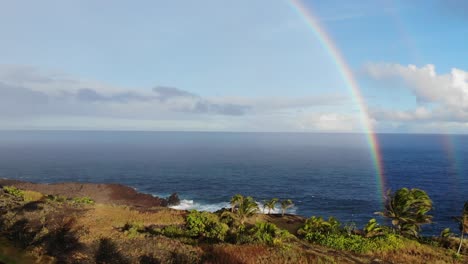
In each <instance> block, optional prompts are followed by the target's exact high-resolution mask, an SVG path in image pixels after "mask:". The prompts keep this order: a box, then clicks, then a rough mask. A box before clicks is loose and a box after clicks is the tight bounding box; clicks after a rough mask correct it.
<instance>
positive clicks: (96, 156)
mask: <svg viewBox="0 0 468 264" xmlns="http://www.w3.org/2000/svg"><path fill="white" fill-rule="evenodd" d="M377 138H378V142H379V145H380V153H381V156H382V165H383V169H384V181H383V182H384V186H385V188H391V189H392V190H396V189H398V188H401V187H409V188H421V189H423V190H425V191H427V192H428V194H429V195H430V197H431V198H432V200H433V202H434V209H433V211H431V214H432V215H434V219H433V221H434V223H433V224H431V225H427V226H424V227H423V229H424V233H425V234H431V235H438V234H439V233H440V231H442V229H444V228H445V227H450V228H451V229H452V230H453V231H457V232H458V226H457V224H456V223H455V222H453V221H452V218H451V217H452V216H456V215H458V214H460V213H461V209H462V206H463V203H464V201H466V200H468V191H467V190H468V172H467V171H466V169H467V168H468V156H467V154H468V136H464V135H426V134H424V135H421V134H378V135H377ZM374 166H375V165H374V163H373V160H372V156H371V152H370V151H369V145H368V143H367V141H366V137H365V135H363V134H318V133H221V132H220V133H217V132H89V131H80V132H76V131H75V132H71V131H27V132H26V131H22V132H17V131H3V132H0V177H3V178H14V179H19V180H25V181H33V182H41V183H54V182H94V183H121V184H125V185H129V186H131V187H134V188H136V189H137V190H139V191H141V192H145V193H150V194H153V195H156V196H162V197H165V196H169V195H170V194H171V193H172V192H177V193H178V194H179V196H180V197H181V199H182V203H181V205H180V206H178V208H179V209H199V210H208V211H215V210H218V209H220V208H222V207H227V206H228V202H229V199H230V197H231V196H233V195H234V194H236V193H240V194H243V195H250V196H253V197H254V198H255V199H256V200H257V201H258V202H260V203H261V202H262V201H263V200H265V199H270V198H273V197H276V198H280V199H291V200H293V201H294V204H295V206H294V207H293V208H291V209H290V210H289V213H295V214H300V215H303V216H306V217H309V216H312V215H315V216H323V217H328V216H334V217H336V218H338V219H339V220H340V221H342V222H344V223H351V222H353V223H355V224H356V225H357V226H358V227H363V225H365V223H366V222H367V221H368V220H369V219H370V218H373V217H376V218H378V219H379V221H380V222H382V223H384V221H385V220H384V219H381V218H379V217H378V216H376V215H375V214H374V213H375V212H376V211H379V210H382V208H383V206H382V184H381V182H382V180H381V179H380V178H379V177H378V176H377V175H376V170H375V167H374Z"/></svg>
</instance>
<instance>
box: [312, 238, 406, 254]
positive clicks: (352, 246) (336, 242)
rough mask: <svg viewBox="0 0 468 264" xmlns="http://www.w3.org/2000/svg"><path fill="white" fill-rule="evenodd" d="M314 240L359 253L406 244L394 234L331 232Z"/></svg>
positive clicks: (388, 249)
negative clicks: (372, 234)
mask: <svg viewBox="0 0 468 264" xmlns="http://www.w3.org/2000/svg"><path fill="white" fill-rule="evenodd" d="M314 242H315V243H317V244H320V245H322V246H326V247H330V248H334V249H338V250H347V251H353V252H357V253H369V252H375V251H379V252H383V251H390V250H397V249H399V248H402V247H403V246H404V242H403V240H402V239H401V238H400V237H398V236H397V235H394V234H389V235H385V236H379V237H374V238H365V237H362V236H359V235H348V234H331V235H328V236H322V237H321V238H320V240H316V241H314Z"/></svg>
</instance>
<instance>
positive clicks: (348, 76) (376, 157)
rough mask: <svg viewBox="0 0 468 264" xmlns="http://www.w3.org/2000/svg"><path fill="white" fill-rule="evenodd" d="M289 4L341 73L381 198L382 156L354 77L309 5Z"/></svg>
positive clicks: (292, 0)
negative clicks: (367, 147)
mask: <svg viewBox="0 0 468 264" xmlns="http://www.w3.org/2000/svg"><path fill="white" fill-rule="evenodd" d="M288 3H289V4H290V6H291V7H292V8H293V9H294V10H295V11H296V12H297V13H298V14H299V16H300V17H301V19H303V20H304V22H305V23H306V24H307V25H308V27H309V28H310V29H311V31H312V32H313V34H314V35H315V37H316V38H317V39H318V40H319V42H320V44H321V45H322V47H323V49H324V50H325V51H326V52H327V53H328V55H329V56H330V58H331V59H332V61H333V63H334V64H335V66H336V68H337V69H338V71H339V73H340V74H341V76H342V78H343V81H344V82H345V84H346V86H347V88H348V89H349V92H350V94H351V97H352V99H353V102H354V103H355V105H356V106H357V107H358V109H359V118H360V122H361V125H362V128H363V130H364V132H365V134H366V138H367V142H368V145H369V149H370V154H371V156H372V162H373V166H374V169H375V173H376V178H377V185H378V188H379V190H378V192H379V194H380V196H381V198H382V199H383V198H384V195H385V194H384V191H385V190H386V187H385V177H384V171H383V164H382V156H381V152H380V147H379V144H378V140H377V137H376V135H375V132H374V128H373V125H372V121H371V118H370V117H369V113H368V111H367V106H366V103H365V101H364V98H363V97H362V94H361V90H360V88H359V85H358V83H357V81H356V79H355V78H354V76H353V73H352V70H351V69H350V68H349V66H348V64H347V63H346V61H345V59H344V57H343V56H342V54H341V52H340V50H339V49H338V48H337V47H336V45H335V43H334V42H333V40H332V39H331V38H330V36H329V34H328V33H327V32H326V31H325V29H324V27H322V26H321V25H320V23H319V21H318V19H317V18H316V16H315V15H314V14H313V12H312V10H311V9H310V7H308V6H306V5H305V4H304V3H303V2H302V1H301V0H288Z"/></svg>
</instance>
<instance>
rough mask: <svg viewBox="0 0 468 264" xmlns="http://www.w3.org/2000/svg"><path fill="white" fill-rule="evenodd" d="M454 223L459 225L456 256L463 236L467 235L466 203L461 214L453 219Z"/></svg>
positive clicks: (467, 206) (467, 204)
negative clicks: (458, 243)
mask: <svg viewBox="0 0 468 264" xmlns="http://www.w3.org/2000/svg"><path fill="white" fill-rule="evenodd" d="M454 219H455V221H457V222H458V223H459V225H460V233H461V234H460V245H459V246H458V251H457V254H460V250H461V247H462V244H463V235H464V234H465V233H468V201H466V202H465V205H464V206H463V212H462V214H461V216H459V217H454Z"/></svg>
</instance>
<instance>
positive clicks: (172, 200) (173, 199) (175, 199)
mask: <svg viewBox="0 0 468 264" xmlns="http://www.w3.org/2000/svg"><path fill="white" fill-rule="evenodd" d="M179 204H180V199H179V195H177V193H173V194H171V196H169V197H168V198H167V205H168V206H174V205H179Z"/></svg>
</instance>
